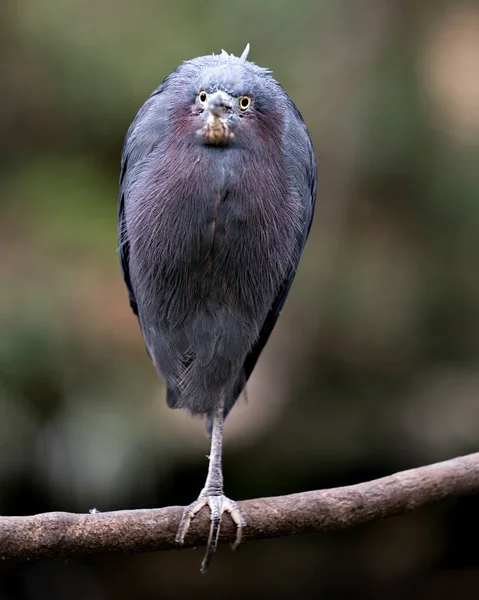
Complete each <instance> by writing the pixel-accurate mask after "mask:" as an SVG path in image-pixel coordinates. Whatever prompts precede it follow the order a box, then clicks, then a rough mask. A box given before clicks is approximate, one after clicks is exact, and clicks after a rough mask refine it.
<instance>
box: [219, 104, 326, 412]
mask: <svg viewBox="0 0 479 600" xmlns="http://www.w3.org/2000/svg"><path fill="white" fill-rule="evenodd" d="M291 108H292V114H293V115H294V118H293V119H291V121H290V123H289V126H290V139H291V140H294V141H295V144H297V143H298V140H300V141H301V142H302V143H300V147H299V150H300V151H299V152H297V153H296V155H295V157H294V159H293V161H294V162H295V163H296V165H295V166H296V168H293V172H295V174H296V189H297V192H298V193H299V194H300V197H301V200H302V204H303V227H302V229H301V231H300V232H299V235H298V238H297V243H298V245H297V249H298V252H297V261H296V264H294V265H293V266H292V267H291V268H290V270H289V272H288V274H287V276H286V277H285V279H284V281H283V283H282V285H281V287H280V288H279V291H278V294H277V295H276V298H275V300H274V302H273V305H272V306H271V309H270V311H269V312H268V315H267V317H266V319H265V321H264V323H263V326H262V328H261V330H260V333H259V336H258V340H257V342H256V344H255V345H254V346H253V348H252V349H251V350H250V352H249V354H248V355H247V356H246V360H245V362H244V365H243V371H242V373H241V376H240V379H238V381H237V383H236V386H235V392H234V394H233V397H232V399H231V404H230V405H229V406H226V413H227V412H228V411H229V410H230V409H231V408H232V407H233V404H234V403H235V402H236V399H237V398H238V396H239V395H240V394H241V392H242V391H243V388H244V386H245V385H246V382H247V380H248V378H249V376H250V375H251V373H252V371H253V369H254V367H255V365H256V362H257V360H258V358H259V355H260V354H261V352H262V350H263V348H264V346H265V345H266V342H267V341H268V339H269V336H270V335H271V332H272V331H273V328H274V326H275V324H276V321H277V320H278V317H279V315H280V313H281V310H282V308H283V305H284V303H285V301H286V297H287V296H288V292H289V290H290V288H291V284H292V283H293V279H294V276H295V275H296V269H297V266H298V262H299V258H300V255H301V253H302V251H303V248H304V245H305V243H306V240H307V238H308V235H309V232H310V230H311V224H312V221H313V215H314V206H315V203H316V189H317V167H316V159H315V156H314V150H313V144H312V142H311V138H310V137H309V134H308V132H307V129H306V126H305V125H304V122H303V119H302V117H301V114H300V113H299V111H298V109H297V108H296V106H295V105H294V104H293V103H292V102H291ZM291 147H293V146H292V145H291ZM296 148H298V146H296Z"/></svg>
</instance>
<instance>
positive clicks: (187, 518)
mask: <svg viewBox="0 0 479 600" xmlns="http://www.w3.org/2000/svg"><path fill="white" fill-rule="evenodd" d="M223 421H224V414H223V402H221V403H220V406H218V407H217V408H216V409H215V413H214V415H213V431H212V434H211V450H210V456H209V461H210V464H209V467H208V475H207V477H206V483H205V487H204V488H203V489H202V490H201V493H200V495H199V496H198V500H195V502H193V503H192V504H190V505H189V506H187V507H186V508H185V510H184V512H183V516H182V518H181V522H180V526H179V528H178V533H177V534H176V538H175V542H176V543H177V544H178V545H180V546H181V545H182V544H183V542H184V539H185V536H186V534H187V532H188V529H189V527H190V523H191V520H192V519H193V518H194V516H195V515H196V514H197V513H198V512H199V511H200V510H201V509H202V508H203V506H206V505H208V506H209V507H210V511H211V527H210V533H209V536H208V542H207V547H206V554H205V557H204V559H203V562H202V563H201V571H202V573H204V572H205V571H206V570H207V569H208V567H209V565H210V562H211V559H212V558H213V555H214V553H215V551H216V547H217V545H218V538H219V535H220V525H221V517H222V515H223V513H224V512H229V513H230V515H231V518H232V519H233V521H234V522H235V524H236V527H237V530H236V540H235V542H234V544H233V546H232V548H233V550H236V548H237V547H238V546H239V544H240V543H241V538H242V535H243V527H245V525H246V522H245V520H244V519H243V516H242V514H241V512H240V510H239V508H238V505H237V504H236V502H234V501H233V500H230V499H229V498H227V497H226V496H225V495H224V494H223V471H222V466H221V459H222V446H223Z"/></svg>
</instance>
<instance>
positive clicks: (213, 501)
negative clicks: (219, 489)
mask: <svg viewBox="0 0 479 600" xmlns="http://www.w3.org/2000/svg"><path fill="white" fill-rule="evenodd" d="M206 505H208V506H209V507H210V511H211V517H210V518H211V526H210V532H209V535H208V542H207V545H206V554H205V557H204V559H203V562H202V563H201V572H202V573H205V572H206V571H207V569H208V567H209V566H210V563H211V560H212V558H213V555H214V553H215V552H216V548H217V546H218V539H219V536H220V529H221V518H222V516H223V513H224V512H229V513H230V515H231V518H232V519H233V522H234V523H235V525H236V540H235V541H234V543H233V544H232V546H231V547H232V549H233V550H236V548H238V546H239V545H240V543H241V540H242V538H243V528H244V527H245V526H246V522H245V520H244V518H243V515H242V514H241V511H240V509H239V507H238V505H237V504H236V502H235V501H234V500H230V499H229V498H227V497H226V496H223V495H221V496H200V497H199V498H198V500H195V502H192V503H191V504H190V505H189V506H187V507H186V508H185V510H184V512H183V516H182V517H181V521H180V526H179V527H178V533H177V534H176V538H175V543H176V544H177V545H178V546H180V547H181V546H182V545H183V543H184V541H185V537H186V534H187V533H188V529H189V528H190V524H191V521H192V519H193V518H194V517H195V515H196V514H197V513H198V512H199V511H200V510H201V509H202V508H203V507H204V506H206Z"/></svg>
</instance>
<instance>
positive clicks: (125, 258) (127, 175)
mask: <svg viewBox="0 0 479 600" xmlns="http://www.w3.org/2000/svg"><path fill="white" fill-rule="evenodd" d="M167 81H168V78H167V79H165V80H164V81H163V83H162V84H161V85H160V86H159V87H158V88H157V89H156V90H155V91H154V92H153V94H152V95H151V96H150V97H149V98H148V100H147V101H146V102H145V104H144V105H143V106H142V108H141V109H140V111H139V112H138V114H137V115H136V117H135V119H134V120H133V122H132V124H131V125H130V128H129V129H128V133H127V134H126V138H125V144H124V146H123V152H122V155H121V171H120V194H119V199H118V252H119V255H120V262H121V270H122V273H123V279H124V281H125V285H126V287H127V290H128V296H129V299H130V306H131V308H132V310H133V312H134V313H135V315H137V316H138V304H137V301H136V298H135V293H134V290H133V286H132V283H131V279H130V268H129V257H130V243H129V240H128V227H127V223H126V217H125V208H126V204H127V203H128V192H129V190H130V188H131V185H132V182H133V181H134V180H135V177H136V174H137V172H138V168H139V167H140V165H141V163H142V161H143V160H144V159H145V158H146V157H148V155H149V154H150V153H151V152H152V150H153V149H154V148H155V146H156V145H157V143H158V142H159V140H160V139H162V137H163V135H164V131H165V128H166V121H165V117H164V116H165V114H166V111H165V110H164V109H163V110H162V104H164V103H165V102H166V99H165V94H163V92H164V90H165V87H166V85H167Z"/></svg>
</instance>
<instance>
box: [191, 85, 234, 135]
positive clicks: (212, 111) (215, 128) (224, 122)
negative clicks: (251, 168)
mask: <svg viewBox="0 0 479 600" xmlns="http://www.w3.org/2000/svg"><path fill="white" fill-rule="evenodd" d="M233 106H234V105H233V98H232V97H231V96H230V95H229V94H227V93H226V92H223V91H222V90H218V91H217V92H214V93H213V94H211V95H210V96H209V99H208V105H207V107H206V109H207V110H206V111H205V117H206V118H205V120H204V125H203V127H202V128H201V129H199V130H198V134H199V135H201V136H202V137H203V138H205V139H206V140H207V142H208V143H209V144H217V145H226V144H227V143H228V142H229V141H230V140H231V138H233V137H234V130H235V127H236V125H235V123H234V111H233Z"/></svg>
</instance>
